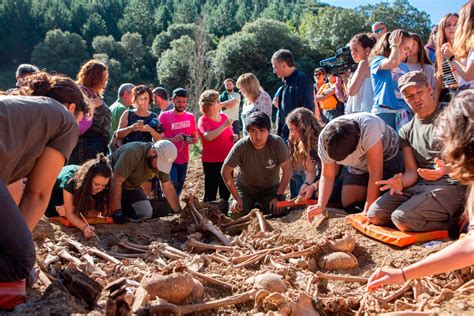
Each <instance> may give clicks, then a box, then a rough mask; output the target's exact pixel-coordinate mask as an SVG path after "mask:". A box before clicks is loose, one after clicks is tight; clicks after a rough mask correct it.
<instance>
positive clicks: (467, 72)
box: [441, 43, 474, 81]
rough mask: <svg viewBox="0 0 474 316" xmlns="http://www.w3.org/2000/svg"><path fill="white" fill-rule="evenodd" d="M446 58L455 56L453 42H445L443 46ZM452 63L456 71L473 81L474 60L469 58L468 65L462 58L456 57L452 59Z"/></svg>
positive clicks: (465, 78)
mask: <svg viewBox="0 0 474 316" xmlns="http://www.w3.org/2000/svg"><path fill="white" fill-rule="evenodd" d="M441 51H442V53H443V56H444V58H446V59H447V60H450V59H451V58H452V57H453V56H454V51H453V49H452V47H451V44H449V43H444V44H443V46H442V47H441ZM450 63H451V65H452V66H453V68H454V69H456V72H457V73H458V74H459V75H460V76H461V77H462V78H463V79H464V80H465V81H471V80H474V61H472V60H468V61H467V62H466V65H464V64H463V63H462V62H461V61H460V60H458V59H457V58H454V59H452V60H451V61H450Z"/></svg>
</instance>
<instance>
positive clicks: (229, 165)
mask: <svg viewBox="0 0 474 316" xmlns="http://www.w3.org/2000/svg"><path fill="white" fill-rule="evenodd" d="M270 128H271V122H270V118H269V117H268V116H267V115H266V114H265V113H263V112H261V111H256V112H253V113H252V114H250V115H249V116H248V117H247V119H246V121H245V129H246V130H247V131H248V133H249V136H246V137H244V138H242V139H241V140H239V141H238V142H237V143H236V144H235V145H234V147H233V148H232V150H231V151H230V153H229V154H228V155H227V157H226V159H225V161H224V165H223V166H222V170H221V173H222V177H223V178H224V181H225V184H226V185H227V188H229V191H230V193H231V194H232V197H233V201H232V204H231V206H230V210H231V213H230V214H231V216H232V217H240V216H243V215H245V214H247V213H248V212H249V211H250V210H251V209H252V208H254V205H255V204H256V203H259V204H260V205H261V208H262V211H263V212H264V213H269V211H270V210H271V211H272V213H273V214H274V215H279V214H280V210H279V209H278V208H277V207H276V202H278V201H279V200H285V195H284V193H285V190H286V188H287V187H288V183H289V182H290V178H291V164H290V160H289V156H288V149H287V147H286V145H285V142H284V141H283V138H281V137H280V136H277V135H274V134H270ZM237 166H239V173H238V175H237V184H234V177H233V175H232V171H233V170H234V168H235V167H237ZM280 169H281V170H282V172H283V175H282V178H281V182H280V176H279V174H280Z"/></svg>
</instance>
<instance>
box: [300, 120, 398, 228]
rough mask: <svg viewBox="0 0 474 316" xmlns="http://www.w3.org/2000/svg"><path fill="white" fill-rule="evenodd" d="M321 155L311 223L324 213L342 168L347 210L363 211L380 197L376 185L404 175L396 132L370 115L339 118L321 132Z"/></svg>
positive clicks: (319, 142) (311, 211)
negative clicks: (384, 179)
mask: <svg viewBox="0 0 474 316" xmlns="http://www.w3.org/2000/svg"><path fill="white" fill-rule="evenodd" d="M318 155H319V157H320V158H321V162H322V170H321V178H320V180H319V193H318V204H317V205H312V206H310V207H309V208H308V221H309V222H312V220H313V218H314V217H315V216H316V215H318V214H321V213H323V212H324V211H325V209H326V206H327V203H328V201H329V198H330V196H331V193H332V191H333V185H334V182H335V181H334V180H335V179H336V176H337V175H338V173H339V168H340V166H344V167H345V168H344V169H343V170H342V172H341V174H340V175H339V177H340V180H341V181H342V192H341V202H342V206H343V207H344V208H345V209H350V208H355V207H354V205H358V204H362V203H363V211H364V212H367V210H368V208H369V206H370V205H371V204H372V203H373V202H374V201H375V200H376V199H377V198H378V197H379V195H380V190H379V187H378V186H377V185H376V184H375V183H376V182H377V181H379V180H382V179H383V178H387V177H391V176H393V175H394V174H396V173H398V172H400V171H401V167H402V162H401V155H400V154H399V150H398V136H397V132H395V130H394V129H392V128H391V127H390V126H388V125H387V124H385V122H384V121H383V120H382V119H381V118H379V117H378V116H375V115H373V114H370V113H365V112H360V113H352V114H347V115H343V116H339V117H337V118H335V119H333V120H332V121H330V122H329V123H328V124H327V125H326V126H325V127H324V129H323V130H322V131H321V134H320V135H319V140H318Z"/></svg>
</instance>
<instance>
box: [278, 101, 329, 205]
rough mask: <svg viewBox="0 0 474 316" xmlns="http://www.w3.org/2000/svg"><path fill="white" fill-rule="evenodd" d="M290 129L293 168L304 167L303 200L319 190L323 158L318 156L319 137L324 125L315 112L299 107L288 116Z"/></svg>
mask: <svg viewBox="0 0 474 316" xmlns="http://www.w3.org/2000/svg"><path fill="white" fill-rule="evenodd" d="M286 125H287V126H288V129H289V131H290V137H289V141H288V147H289V150H290V160H291V166H292V168H293V170H301V169H304V171H305V176H304V183H303V185H302V186H301V187H300V188H299V193H298V196H299V197H300V199H302V200H307V199H309V198H311V197H312V196H313V194H314V192H316V191H317V190H318V183H319V180H318V179H319V171H320V170H321V160H320V159H319V157H318V137H319V134H320V133H321V130H322V129H323V126H322V125H321V124H320V123H319V122H318V120H317V119H316V117H315V116H314V114H313V112H311V111H310V110H308V109H306V108H297V109H295V110H293V111H291V112H290V114H288V116H287V117H286Z"/></svg>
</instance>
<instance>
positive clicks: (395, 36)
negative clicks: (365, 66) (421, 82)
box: [379, 30, 403, 70]
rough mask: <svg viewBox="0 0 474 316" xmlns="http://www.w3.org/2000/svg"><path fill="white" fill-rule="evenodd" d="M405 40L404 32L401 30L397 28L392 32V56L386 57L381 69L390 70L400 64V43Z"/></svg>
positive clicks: (390, 40)
mask: <svg viewBox="0 0 474 316" xmlns="http://www.w3.org/2000/svg"><path fill="white" fill-rule="evenodd" d="M402 40H403V33H402V31H401V30H395V31H393V32H392V34H390V38H389V42H390V49H391V52H390V56H388V58H385V59H384V60H382V62H381V63H380V68H379V69H380V70H390V69H393V68H396V67H398V65H400V53H401V52H400V44H401V43H402Z"/></svg>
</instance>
